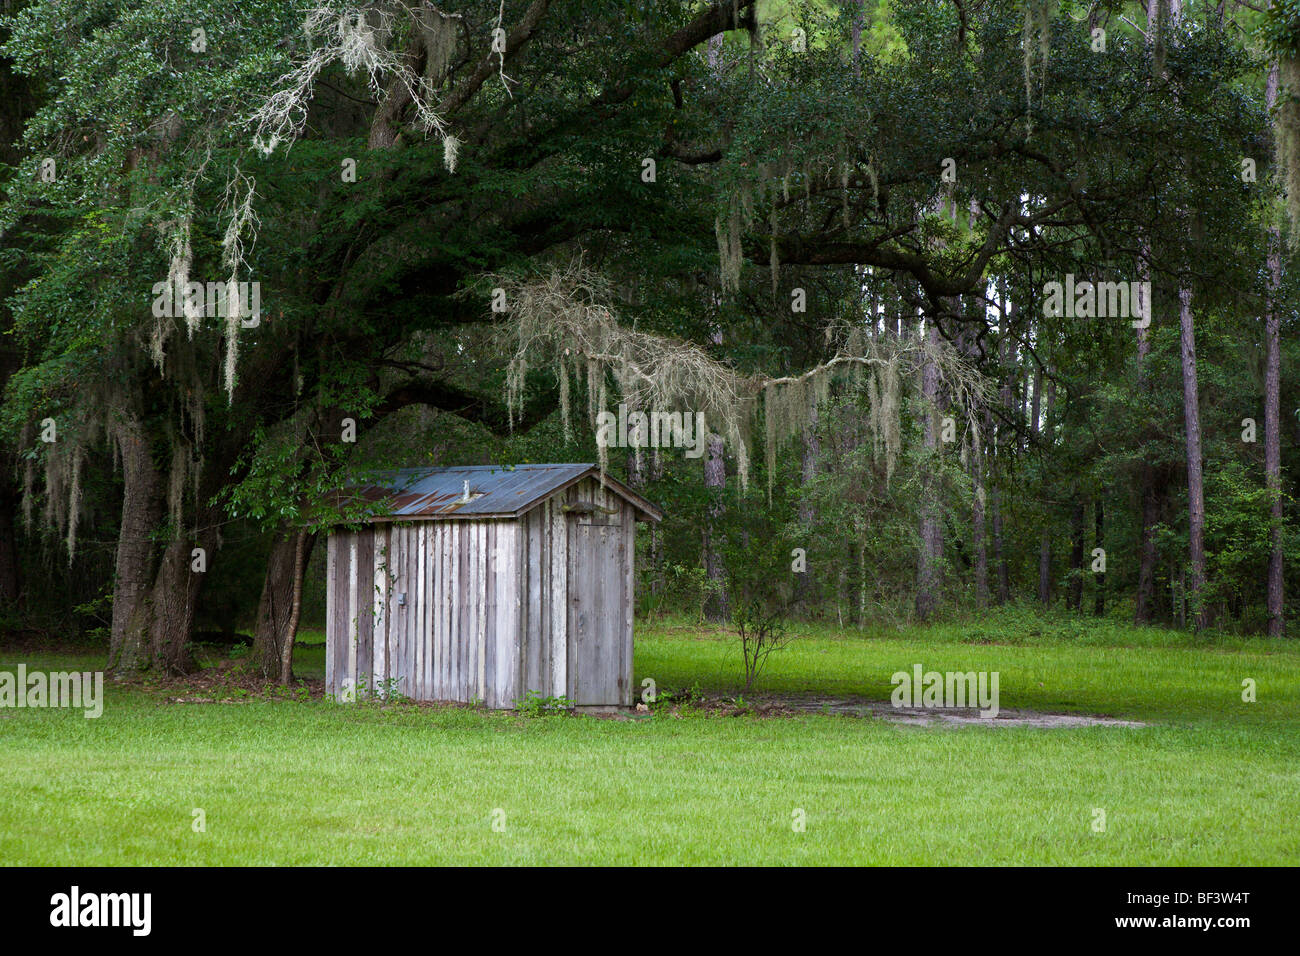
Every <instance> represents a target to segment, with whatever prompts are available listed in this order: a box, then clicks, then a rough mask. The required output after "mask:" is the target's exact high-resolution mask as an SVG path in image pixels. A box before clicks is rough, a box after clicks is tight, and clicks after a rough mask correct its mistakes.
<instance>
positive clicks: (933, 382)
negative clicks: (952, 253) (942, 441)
mask: <svg viewBox="0 0 1300 956" xmlns="http://www.w3.org/2000/svg"><path fill="white" fill-rule="evenodd" d="M925 334H926V337H927V339H928V340H929V342H930V344H931V345H932V346H937V345H938V343H939V327H938V325H937V324H936V323H935V322H934V321H933V320H931V321H929V322H927V323H926V333H925ZM921 393H922V396H923V401H922V408H923V411H922V414H924V415H925V424H924V441H925V451H926V454H927V455H928V456H935V455H937V454H938V448H939V436H938V430H937V429H936V427H935V425H936V422H935V416H936V415H937V414H938V410H937V405H938V399H939V370H938V369H937V368H936V367H935V366H934V363H933V362H927V363H926V365H925V368H924V369H923V370H922V372H921ZM921 487H922V491H921V493H922V495H923V502H922V505H921V550H920V554H919V556H918V559H917V569H916V616H917V617H918V618H919V619H920V620H922V621H928V620H930V618H931V617H932V616H933V615H934V611H935V609H936V608H937V607H938V603H939V561H940V558H941V556H942V553H943V537H942V535H943V528H942V526H941V525H940V522H939V505H938V502H937V501H936V499H935V493H934V490H933V482H932V480H931V477H930V474H929V470H928V469H927V472H926V474H925V475H924V476H923V477H922V486H921Z"/></svg>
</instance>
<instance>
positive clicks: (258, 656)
mask: <svg viewBox="0 0 1300 956" xmlns="http://www.w3.org/2000/svg"><path fill="white" fill-rule="evenodd" d="M304 538H305V540H303V539H304ZM315 544H316V536H315V535H314V534H307V535H302V534H300V533H299V532H297V531H296V530H293V529H288V528H285V529H282V530H281V531H279V532H277V533H276V536H275V540H274V542H273V543H272V544H271V554H270V556H269V557H268V558H267V560H266V575H265V577H264V578H263V581H262V596H261V598H260V599H259V600H258V602H257V619H256V622H255V624H254V629H253V651H252V655H251V658H252V661H253V665H254V666H255V667H256V668H257V669H258V672H259V673H260V674H261V675H262V676H263V677H265V678H267V679H268V680H275V681H282V682H286V683H287V682H288V681H289V680H290V679H292V674H291V673H290V674H286V673H285V671H284V659H285V648H286V646H287V647H292V646H293V638H294V632H295V631H296V630H297V622H296V621H295V619H294V610H295V606H298V607H300V606H301V604H302V577H303V573H304V572H305V571H306V569H307V562H308V561H310V560H311V552H312V548H313V547H314V546H315ZM300 546H301V561H300V560H299V557H300V555H299V549H300Z"/></svg>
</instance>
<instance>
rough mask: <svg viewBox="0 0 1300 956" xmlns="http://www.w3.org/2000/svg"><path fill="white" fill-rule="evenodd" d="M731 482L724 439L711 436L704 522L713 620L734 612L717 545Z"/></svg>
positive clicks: (708, 610) (708, 609) (706, 609)
mask: <svg viewBox="0 0 1300 956" xmlns="http://www.w3.org/2000/svg"><path fill="white" fill-rule="evenodd" d="M726 486H727V469H726V462H725V461H724V459H723V457H722V439H721V438H720V437H719V436H717V435H711V436H710V437H709V451H708V456H707V457H706V458H705V459H704V487H705V488H706V489H707V490H708V495H709V505H708V509H709V510H708V516H707V519H706V521H705V525H704V571H705V575H706V576H707V577H708V581H709V585H710V591H709V595H708V599H707V600H706V601H705V605H704V614H705V617H707V618H708V619H709V620H711V621H725V620H727V618H728V617H729V616H730V615H729V609H730V605H729V602H728V600H727V590H726V586H727V575H726V569H725V568H724V567H723V564H722V555H721V554H720V553H719V551H718V548H717V537H718V535H719V534H720V528H721V525H722V518H723V516H724V515H725V514H726V505H725V503H724V502H723V498H722V495H723V491H724V490H725V489H726Z"/></svg>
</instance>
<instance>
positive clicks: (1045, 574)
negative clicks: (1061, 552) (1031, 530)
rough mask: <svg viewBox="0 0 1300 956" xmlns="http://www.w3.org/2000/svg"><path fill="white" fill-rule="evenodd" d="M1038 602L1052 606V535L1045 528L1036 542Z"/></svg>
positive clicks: (1044, 605)
mask: <svg viewBox="0 0 1300 956" xmlns="http://www.w3.org/2000/svg"><path fill="white" fill-rule="evenodd" d="M1038 602H1039V603H1040V604H1042V605H1043V607H1050V606H1051V604H1052V533H1051V532H1050V531H1049V530H1048V529H1046V528H1044V529H1043V535H1042V537H1041V538H1040V539H1039V542H1038Z"/></svg>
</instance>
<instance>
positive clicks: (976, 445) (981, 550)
mask: <svg viewBox="0 0 1300 956" xmlns="http://www.w3.org/2000/svg"><path fill="white" fill-rule="evenodd" d="M970 470H971V484H972V485H973V490H974V501H973V502H972V504H971V537H972V538H973V539H974V544H975V605H976V607H978V608H980V609H981V610H982V609H983V608H985V607H987V606H988V603H989V553H988V546H987V544H986V543H985V534H984V451H983V448H982V447H981V441H980V436H979V433H978V432H976V433H975V434H973V435H972V436H971V466H970Z"/></svg>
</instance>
